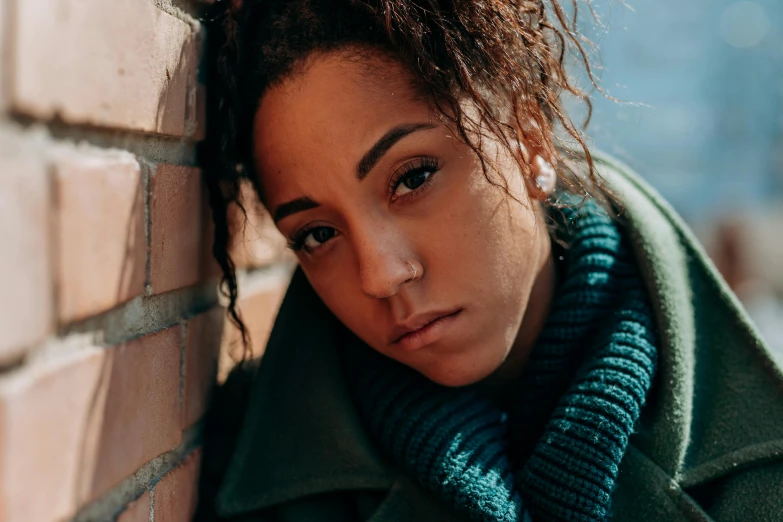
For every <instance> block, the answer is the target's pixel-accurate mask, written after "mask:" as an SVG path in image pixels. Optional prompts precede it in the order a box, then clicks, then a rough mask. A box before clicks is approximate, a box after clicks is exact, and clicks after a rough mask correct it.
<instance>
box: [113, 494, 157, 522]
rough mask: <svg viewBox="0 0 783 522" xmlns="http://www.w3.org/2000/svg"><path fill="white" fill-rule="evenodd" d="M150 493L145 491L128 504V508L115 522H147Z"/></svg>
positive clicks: (148, 518)
mask: <svg viewBox="0 0 783 522" xmlns="http://www.w3.org/2000/svg"><path fill="white" fill-rule="evenodd" d="M149 520H150V492H149V491H145V492H144V493H143V494H142V495H141V496H140V497H139V498H137V499H136V500H134V501H133V502H131V503H130V504H128V507H127V508H125V510H124V511H123V512H122V513H120V516H119V517H117V522H149Z"/></svg>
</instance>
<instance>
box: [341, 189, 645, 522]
mask: <svg viewBox="0 0 783 522" xmlns="http://www.w3.org/2000/svg"><path fill="white" fill-rule="evenodd" d="M572 203H573V202H572ZM553 217H554V218H555V219H556V220H558V221H559V230H560V231H561V232H562V233H564V234H565V236H566V237H565V239H566V240H567V242H568V243H569V246H568V247H567V249H566V250H565V251H564V253H563V255H564V258H565V259H564V260H563V262H564V263H565V268H564V273H563V277H562V281H561V283H560V285H559V287H558V289H557V292H556V295H555V299H554V302H553V307H552V310H551V313H550V315H549V317H548V319H547V322H546V325H545V327H544V330H543V332H542V333H541V335H540V336H539V339H538V340H537V342H536V346H535V347H534V349H533V352H532V353H531V356H530V359H529V361H528V362H527V364H526V367H525V370H524V371H523V374H522V375H521V376H520V379H519V382H518V386H517V388H516V390H515V391H514V393H513V401H511V402H512V403H513V407H511V408H510V409H509V411H505V412H501V411H499V410H498V409H497V408H496V407H495V406H494V405H493V404H491V403H490V402H489V401H488V400H486V399H484V398H483V397H481V396H480V395H479V394H478V393H476V391H475V390H474V389H473V387H465V388H447V387H444V386H439V385H437V384H435V383H433V382H431V381H429V380H428V379H426V378H425V377H423V376H421V375H420V374H418V373H417V372H415V371H413V370H411V369H410V368H408V367H406V366H403V365H401V364H399V363H397V362H395V361H392V360H391V359H388V358H386V357H383V356H381V355H380V354H378V353H377V352H375V351H374V350H371V349H369V348H368V347H366V346H365V345H360V343H358V342H349V343H347V346H346V351H345V355H346V357H345V368H346V375H347V378H348V381H349V383H350V385H351V388H352V391H353V396H354V401H355V402H356V405H357V408H358V410H359V412H360V415H361V416H362V418H363V420H364V423H365V426H366V427H367V429H368V431H369V433H370V435H371V437H372V438H373V439H374V440H375V441H376V443H377V444H378V445H379V447H380V448H381V449H382V450H383V451H384V452H385V453H386V455H387V456H388V457H390V458H391V459H392V460H393V461H394V462H395V463H397V465H399V466H400V467H401V468H402V469H403V470H404V471H405V472H406V473H407V474H409V475H410V476H412V477H413V478H415V479H416V480H418V482H419V483H420V484H422V485H423V486H425V487H427V488H428V489H430V490H431V491H433V492H434V493H435V494H437V495H438V496H440V497H441V498H442V499H443V500H444V501H446V503H447V504H449V505H450V506H451V507H452V508H453V509H455V510H456V511H457V512H460V513H463V514H464V515H467V518H469V519H471V520H476V521H487V522H489V521H504V522H516V521H527V520H536V521H539V520H570V521H599V520H601V521H602V520H606V519H607V518H608V517H609V515H610V510H611V495H612V491H613V488H614V484H615V481H616V479H617V473H618V468H619V465H620V462H621V460H622V458H623V455H624V454H625V451H626V448H627V445H628V438H629V436H630V435H631V433H632V432H633V429H634V425H635V423H636V421H637V419H638V418H639V414H640V411H641V409H642V406H643V405H644V401H645V397H646V395H647V392H648V390H649V389H650V387H651V385H652V380H653V375H654V373H655V367H656V359H657V348H656V345H657V340H656V337H655V330H654V326H653V320H652V312H651V309H650V305H649V303H648V301H647V296H646V292H645V290H644V288H643V284H642V281H641V278H640V276H639V274H638V272H637V268H636V265H635V263H634V260H633V258H632V256H631V254H630V252H629V250H628V246H627V245H626V243H625V240H624V239H623V237H622V235H621V233H620V230H619V229H618V227H617V226H616V224H615V223H614V222H613V221H612V219H611V218H610V217H609V216H608V215H607V214H606V213H605V212H604V211H603V210H602V209H601V208H600V207H599V206H598V205H596V204H595V203H592V202H590V201H587V202H585V203H584V205H581V206H577V205H573V206H568V207H566V208H564V209H562V212H560V211H556V212H555V213H554V214H553Z"/></svg>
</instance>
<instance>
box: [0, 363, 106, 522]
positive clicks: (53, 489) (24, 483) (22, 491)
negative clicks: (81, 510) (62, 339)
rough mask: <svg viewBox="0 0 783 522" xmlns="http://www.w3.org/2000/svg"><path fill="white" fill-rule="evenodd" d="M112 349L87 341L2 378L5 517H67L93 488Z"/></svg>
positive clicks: (0, 474) (0, 487) (0, 481)
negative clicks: (90, 345)
mask: <svg viewBox="0 0 783 522" xmlns="http://www.w3.org/2000/svg"><path fill="white" fill-rule="evenodd" d="M105 355H106V353H105V352H104V351H102V350H99V349H85V350H82V351H80V352H79V353H77V354H75V355H73V356H70V357H65V358H62V359H59V360H57V361H54V362H53V363H52V364H47V365H43V366H41V367H39V368H32V369H29V370H26V371H22V372H20V373H18V374H16V375H14V376H13V377H12V378H10V379H7V380H5V381H4V382H3V383H2V385H0V520H3V521H20V522H21V521H31V520H40V521H49V520H60V519H63V518H65V517H67V516H68V515H70V514H72V513H73V512H74V511H75V509H76V507H77V505H78V504H79V501H80V500H84V499H85V498H86V497H87V496H88V495H89V489H90V487H91V482H92V477H93V476H94V474H95V466H96V448H97V439H98V438H99V437H98V432H99V427H100V422H101V419H100V417H101V415H102V413H103V405H104V404H105V400H106V387H107V382H106V378H105V376H106V357H105ZM43 499H45V501H43Z"/></svg>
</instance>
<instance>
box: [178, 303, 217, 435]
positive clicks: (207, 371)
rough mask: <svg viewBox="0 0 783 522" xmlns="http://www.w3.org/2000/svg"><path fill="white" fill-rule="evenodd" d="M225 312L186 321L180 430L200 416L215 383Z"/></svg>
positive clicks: (214, 310)
mask: <svg viewBox="0 0 783 522" xmlns="http://www.w3.org/2000/svg"><path fill="white" fill-rule="evenodd" d="M224 315H225V310H224V309H223V308H222V307H217V308H213V309H212V310H211V311H209V312H208V313H205V314H201V315H198V316H196V317H193V318H191V319H188V321H187V323H186V331H187V334H186V337H185V354H184V355H185V365H184V370H185V371H184V375H183V379H184V384H183V392H182V401H183V402H182V427H183V428H188V427H190V426H191V425H192V424H193V423H195V422H196V421H198V420H199V419H200V418H201V416H202V415H203V414H204V410H205V408H206V406H207V404H208V403H209V398H210V396H211V390H212V388H213V387H214V385H215V382H216V379H217V368H218V354H219V353H220V341H221V338H222V336H223V327H224V319H223V317H224Z"/></svg>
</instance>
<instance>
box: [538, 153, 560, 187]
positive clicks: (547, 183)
mask: <svg viewBox="0 0 783 522" xmlns="http://www.w3.org/2000/svg"><path fill="white" fill-rule="evenodd" d="M533 164H534V173H535V176H536V177H535V185H536V189H538V191H539V192H540V193H541V194H542V195H544V196H548V195H550V194H551V193H552V191H553V190H555V185H556V184H557V173H556V172H555V168H554V167H553V166H552V164H551V163H549V162H548V161H547V160H545V159H544V158H542V157H541V156H536V158H535V160H533Z"/></svg>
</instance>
